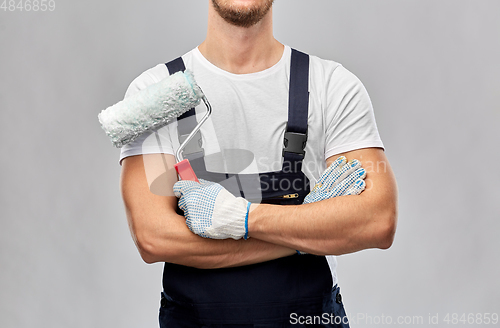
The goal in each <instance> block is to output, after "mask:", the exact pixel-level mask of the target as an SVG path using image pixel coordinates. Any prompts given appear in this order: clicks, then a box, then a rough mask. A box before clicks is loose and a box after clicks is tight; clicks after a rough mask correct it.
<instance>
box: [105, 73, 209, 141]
mask: <svg viewBox="0 0 500 328" xmlns="http://www.w3.org/2000/svg"><path fill="white" fill-rule="evenodd" d="M202 97H203V92H202V91H201V89H200V87H199V86H198V85H197V84H196V82H195V80H194V77H193V74H192V73H191V72H189V71H186V72H177V73H175V74H172V75H170V76H168V77H166V78H164V79H163V80H161V81H160V82H158V83H155V84H152V85H150V86H148V87H147V88H145V89H143V90H141V91H139V92H138V93H136V94H134V95H132V96H130V97H127V98H125V99H124V100H122V101H120V102H118V103H116V104H115V105H113V106H110V107H108V108H106V109H105V110H103V111H101V113H100V114H99V115H98V118H99V122H100V123H101V127H102V128H103V130H104V131H105V132H106V134H107V135H108V137H109V138H110V139H111V142H112V143H113V145H114V146H115V147H122V146H123V145H125V144H127V143H129V142H132V141H134V140H135V139H136V138H137V137H138V136H140V135H141V134H142V133H144V132H145V131H148V130H152V129H156V128H159V127H161V126H163V125H165V124H167V123H168V122H170V121H172V120H173V119H175V118H177V117H179V116H180V115H182V114H183V113H185V112H186V111H188V110H189V109H191V108H193V107H195V106H197V105H198V104H199V103H200V100H201V99H202Z"/></svg>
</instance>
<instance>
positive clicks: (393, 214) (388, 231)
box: [376, 207, 398, 249]
mask: <svg viewBox="0 0 500 328" xmlns="http://www.w3.org/2000/svg"><path fill="white" fill-rule="evenodd" d="M397 218H398V214H397V208H396V207H391V208H389V209H387V210H386V211H384V213H382V214H381V216H380V217H379V219H378V220H377V222H378V229H377V236H376V240H377V241H376V247H377V248H380V249H389V248H390V247H391V246H392V244H393V242H394V236H395V235H396V227H397Z"/></svg>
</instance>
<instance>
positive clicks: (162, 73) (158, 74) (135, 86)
mask: <svg viewBox="0 0 500 328" xmlns="http://www.w3.org/2000/svg"><path fill="white" fill-rule="evenodd" d="M168 75H169V74H168V69H167V67H166V66H165V64H158V65H156V66H154V67H151V68H149V69H147V70H146V71H144V72H142V73H141V74H140V75H139V76H137V77H136V78H135V79H134V80H133V81H132V82H131V83H130V85H129V86H128V89H127V92H126V93H125V98H127V97H129V96H131V95H133V94H135V93H136V92H139V91H140V90H142V89H145V88H146V87H147V86H149V85H151V84H154V83H158V82H160V81H161V80H162V79H164V78H166V77H167V76H168Z"/></svg>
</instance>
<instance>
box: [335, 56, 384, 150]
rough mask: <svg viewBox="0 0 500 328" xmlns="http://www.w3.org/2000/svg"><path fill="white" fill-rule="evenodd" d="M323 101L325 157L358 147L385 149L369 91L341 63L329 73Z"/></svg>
mask: <svg viewBox="0 0 500 328" xmlns="http://www.w3.org/2000/svg"><path fill="white" fill-rule="evenodd" d="M326 104H327V106H326V107H327V108H326V115H325V120H326V122H325V123H326V141H325V159H327V158H329V157H331V156H334V155H337V154H339V153H344V152H348V151H352V150H356V149H361V148H368V147H378V148H384V145H383V143H382V140H381V139H380V135H379V133H378V129H377V124H376V122H375V115H374V113H373V107H372V103H371V100H370V97H369V95H368V92H367V91H366V89H365V87H364V86H363V84H362V83H361V81H360V80H359V79H358V78H357V77H356V76H355V75H354V74H353V73H351V72H350V71H348V70H347V69H346V68H344V67H343V66H342V65H339V66H337V67H336V68H335V70H334V71H333V73H332V74H331V76H330V79H329V82H328V86H327V94H326Z"/></svg>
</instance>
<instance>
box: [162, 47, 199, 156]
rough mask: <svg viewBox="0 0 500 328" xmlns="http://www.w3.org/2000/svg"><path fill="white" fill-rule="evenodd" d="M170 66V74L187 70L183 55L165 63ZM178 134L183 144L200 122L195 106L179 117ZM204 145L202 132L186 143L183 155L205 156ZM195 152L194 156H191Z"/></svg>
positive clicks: (180, 142)
mask: <svg viewBox="0 0 500 328" xmlns="http://www.w3.org/2000/svg"><path fill="white" fill-rule="evenodd" d="M165 65H166V66H167V68H168V72H169V74H170V75H172V74H174V73H177V72H179V71H182V72H183V71H185V70H186V66H185V65H184V61H183V60H182V57H178V58H176V59H174V60H172V61H170V62H168V63H165ZM177 122H178V124H177V134H178V137H179V144H182V143H183V142H184V140H185V139H186V138H187V136H188V135H189V134H190V133H191V131H193V130H194V128H195V127H196V125H197V124H198V123H197V121H196V111H195V109H194V108H191V109H190V110H188V111H187V112H185V113H184V114H182V115H181V116H179V117H178V118H177ZM201 146H202V138H201V133H200V132H199V131H198V133H197V134H196V135H195V137H194V138H193V139H192V140H191V141H190V142H189V143H188V144H187V145H186V148H185V149H184V152H183V155H184V157H185V158H189V159H192V158H193V156H194V157H200V155H201V156H203V154H204V152H203V148H202V147H201ZM191 154H193V156H190V155H191Z"/></svg>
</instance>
